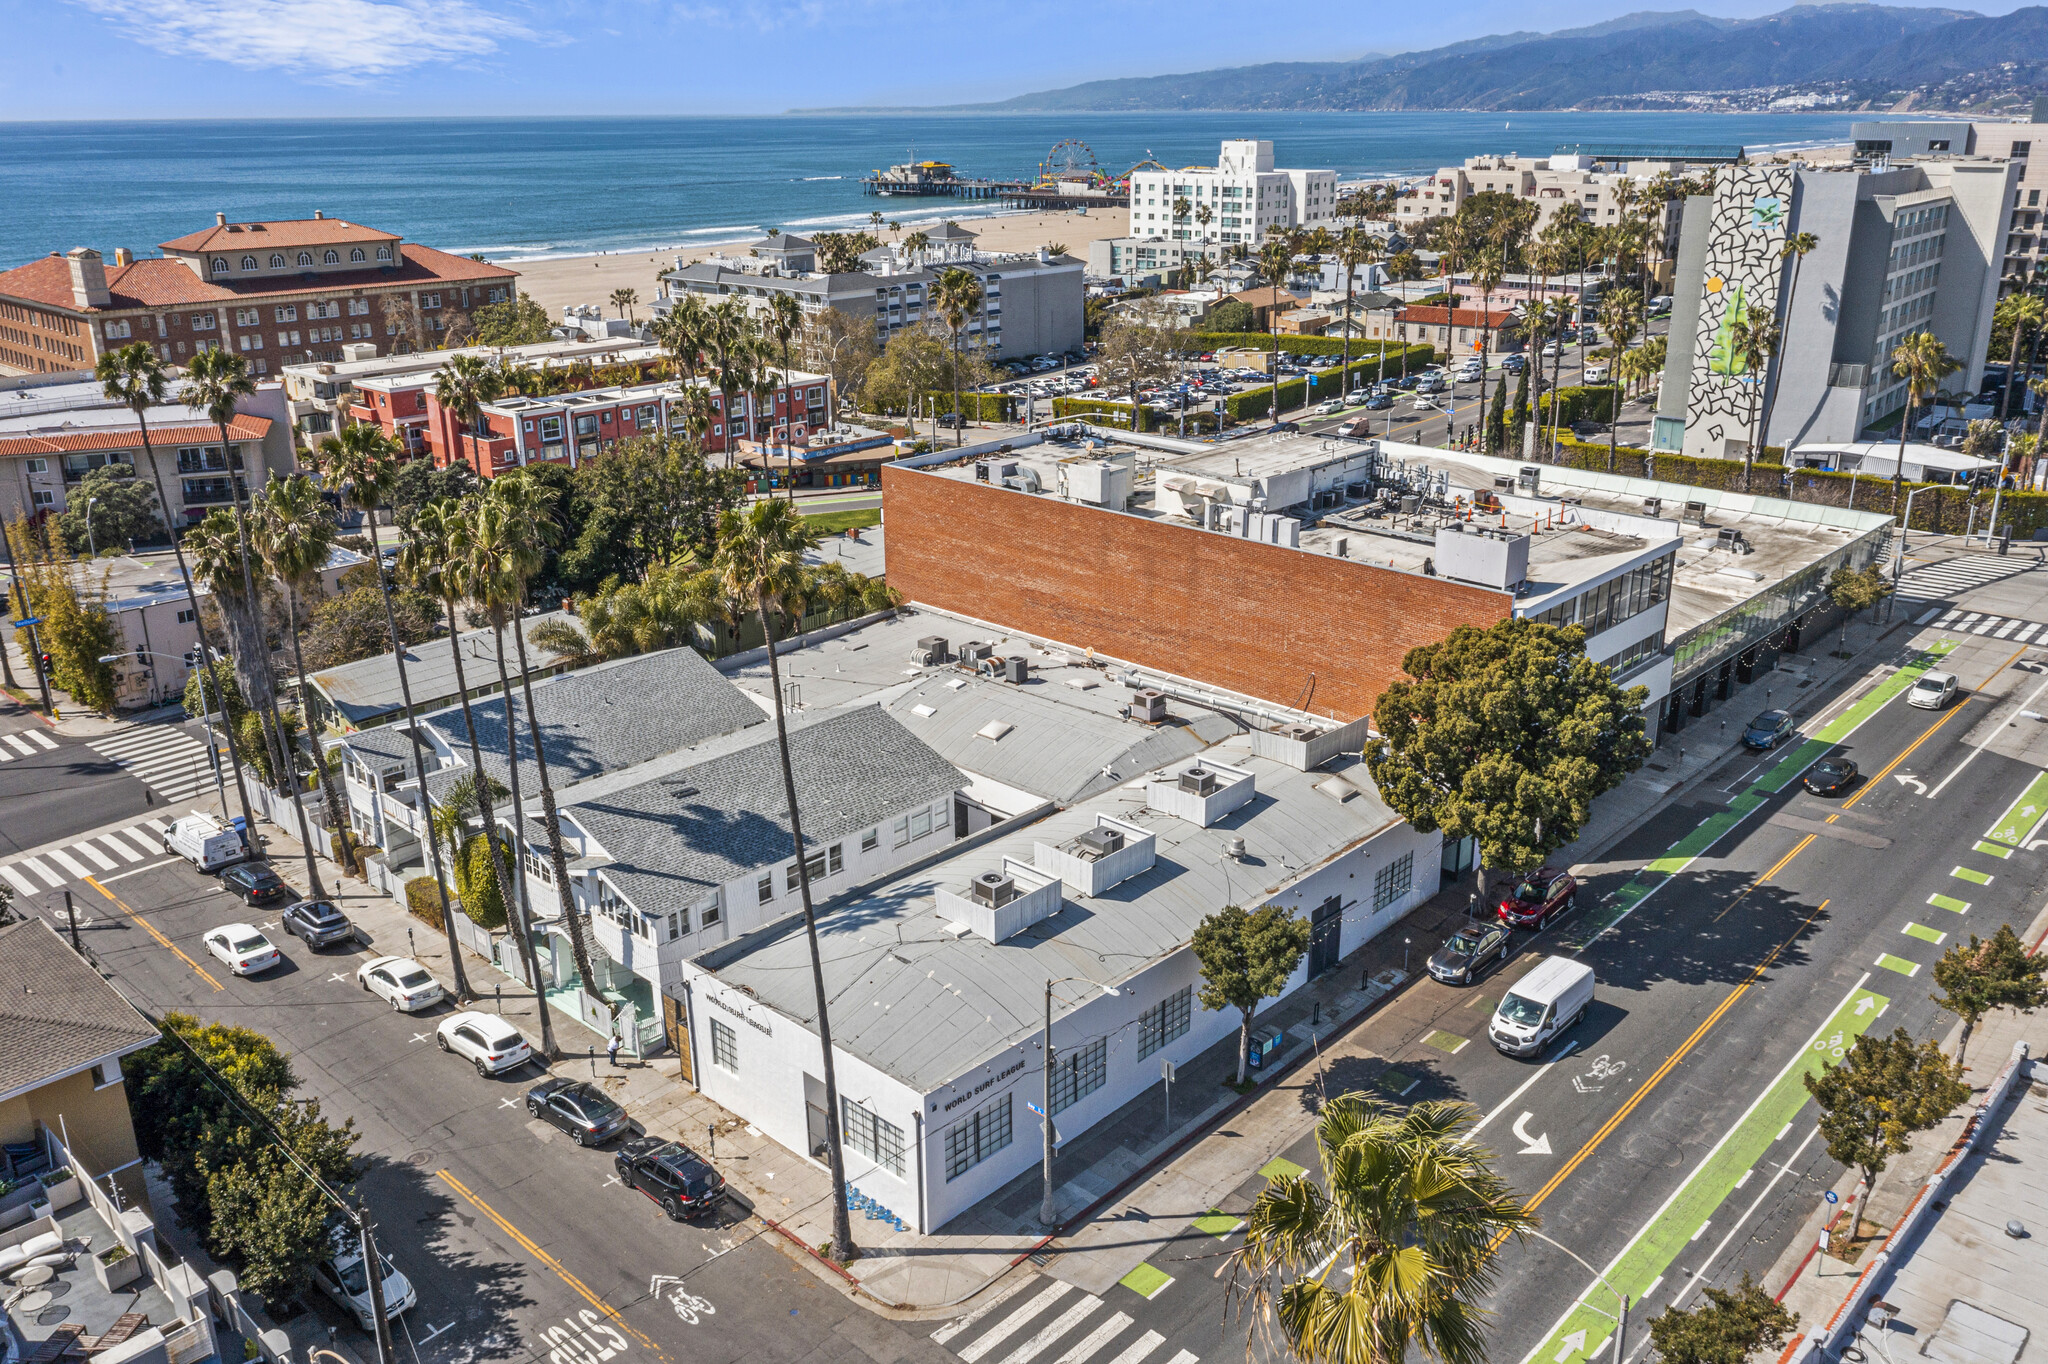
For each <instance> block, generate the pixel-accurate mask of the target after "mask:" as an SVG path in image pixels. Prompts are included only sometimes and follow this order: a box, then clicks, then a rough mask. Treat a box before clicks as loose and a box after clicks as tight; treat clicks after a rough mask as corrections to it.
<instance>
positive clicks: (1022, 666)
mask: <svg viewBox="0 0 2048 1364" xmlns="http://www.w3.org/2000/svg"><path fill="white" fill-rule="evenodd" d="M1002 676H1003V680H1004V681H1005V682H1015V683H1018V684H1020V685H1021V684H1023V683H1024V682H1025V681H1027V680H1029V679H1030V677H1031V661H1030V660H1029V659H1027V658H1025V657H1024V655H1022V654H1011V655H1010V656H1009V657H1008V658H1005V659H1004V660H1003V674H1002Z"/></svg>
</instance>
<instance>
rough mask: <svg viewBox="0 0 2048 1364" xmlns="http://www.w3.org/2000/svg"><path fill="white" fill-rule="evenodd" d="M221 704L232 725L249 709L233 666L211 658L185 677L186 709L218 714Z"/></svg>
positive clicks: (194, 713)
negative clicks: (236, 679)
mask: <svg viewBox="0 0 2048 1364" xmlns="http://www.w3.org/2000/svg"><path fill="white" fill-rule="evenodd" d="M202 693H203V699H202ZM223 708H225V710H226V712H227V720H228V723H230V724H235V725H239V724H240V723H241V719H242V717H243V716H244V715H247V714H248V713H249V703H248V701H247V700H245V699H243V696H242V684H241V683H239V682H237V681H235V670H234V668H233V667H231V666H230V665H229V664H227V663H224V662H222V661H220V660H219V659H210V660H208V661H207V662H206V663H204V664H202V665H201V666H199V667H197V668H194V669H192V671H191V672H190V673H188V674H187V675H186V677H185V713H186V714H187V715H199V714H201V713H203V712H206V711H212V712H214V713H215V714H219V713H220V712H221V711H222V709H223Z"/></svg>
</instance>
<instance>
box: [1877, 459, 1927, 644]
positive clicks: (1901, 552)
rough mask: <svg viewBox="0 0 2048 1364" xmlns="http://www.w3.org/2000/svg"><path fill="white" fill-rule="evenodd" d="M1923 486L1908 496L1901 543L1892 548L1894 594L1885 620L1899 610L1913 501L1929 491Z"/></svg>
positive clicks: (1911, 522)
mask: <svg viewBox="0 0 2048 1364" xmlns="http://www.w3.org/2000/svg"><path fill="white" fill-rule="evenodd" d="M1927 487H1928V485H1924V484H1923V485H1922V486H1920V487H1918V488H1915V489H1913V491H1911V492H1909V493H1907V494H1906V514H1905V515H1904V516H1902V517H1900V518H1899V543H1898V544H1896V545H1894V546H1892V594H1891V597H1890V598H1889V600H1888V606H1887V610H1886V612H1885V619H1886V620H1890V619H1891V618H1892V617H1893V616H1895V615H1897V614H1898V610H1899V605H1898V602H1899V574H1900V572H1901V571H1902V570H1903V569H1904V568H1905V566H1906V532H1908V531H1910V530H1911V529H1912V528H1913V499H1914V498H1916V497H1918V496H1920V494H1922V493H1924V492H1926V491H1927Z"/></svg>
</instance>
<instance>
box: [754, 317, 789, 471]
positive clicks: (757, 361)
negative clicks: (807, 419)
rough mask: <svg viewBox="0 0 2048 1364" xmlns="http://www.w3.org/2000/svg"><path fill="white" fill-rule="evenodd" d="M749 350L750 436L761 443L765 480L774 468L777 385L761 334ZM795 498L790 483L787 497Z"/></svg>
mask: <svg viewBox="0 0 2048 1364" xmlns="http://www.w3.org/2000/svg"><path fill="white" fill-rule="evenodd" d="M751 353H752V357H753V358H752V363H751V364H750V365H749V366H748V368H747V397H748V398H749V399H750V400H751V404H750V405H751V406H752V408H753V413H754V439H755V440H757V441H759V442H760V444H761V473H762V476H763V478H764V479H765V478H766V476H767V475H768V473H769V472H770V471H772V470H773V469H774V467H775V466H774V455H773V453H772V451H773V450H774V448H775V445H774V436H775V390H776V388H777V386H778V385H777V384H776V380H775V367H774V366H773V365H772V364H770V363H769V361H770V359H771V358H772V357H771V355H770V354H769V351H768V341H767V338H766V337H763V338H761V339H760V340H759V341H757V342H756V343H755V344H754V346H753V347H752V348H751ZM783 449H784V452H785V453H784V455H783V468H782V471H783V473H785V474H789V473H790V468H791V464H792V461H791V460H790V458H789V456H788V454H787V451H788V445H787V443H785V444H784V446H783ZM795 497H796V493H795V491H794V486H793V485H792V491H791V493H790V498H791V500H794V499H795Z"/></svg>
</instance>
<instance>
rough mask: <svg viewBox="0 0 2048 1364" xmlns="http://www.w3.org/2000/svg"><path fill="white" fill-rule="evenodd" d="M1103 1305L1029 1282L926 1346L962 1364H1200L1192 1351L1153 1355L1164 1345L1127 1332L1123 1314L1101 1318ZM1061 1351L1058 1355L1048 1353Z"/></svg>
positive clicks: (1066, 1286)
mask: <svg viewBox="0 0 2048 1364" xmlns="http://www.w3.org/2000/svg"><path fill="white" fill-rule="evenodd" d="M1135 1301H1136V1300H1135V1299H1133V1302H1135ZM1103 1305H1104V1304H1103V1301H1102V1299H1100V1298H1098V1297H1096V1296H1095V1295H1094V1294H1093V1293H1082V1292H1080V1291H1079V1290H1078V1289H1076V1288H1075V1287H1074V1286H1073V1285H1072V1284H1070V1283H1063V1282H1061V1281H1059V1280H1057V1279H1046V1278H1030V1279H1025V1280H1023V1281H1022V1282H1021V1283H1019V1284H1017V1285H1016V1286H1014V1287H1012V1288H1010V1289H1009V1290H1008V1291H1006V1292H1004V1293H1001V1294H999V1295H998V1296H996V1297H995V1298H993V1299H991V1300H990V1301H988V1302H986V1303H984V1304H983V1305H982V1306H980V1307H978V1308H976V1309H975V1310H974V1311H972V1312H969V1313H968V1314H967V1315H966V1316H964V1317H959V1318H956V1319H954V1320H953V1321H950V1322H947V1323H946V1324H945V1325H944V1326H942V1327H940V1328H939V1329H938V1330H936V1331H934V1332H932V1339H933V1340H935V1341H937V1342H938V1343H939V1344H940V1345H943V1346H945V1347H946V1348H948V1349H949V1350H951V1351H952V1352H953V1353H954V1354H956V1355H958V1356H959V1357H960V1358H961V1360H962V1361H964V1364H1034V1361H1038V1360H1043V1361H1044V1364H1200V1357H1199V1356H1197V1355H1196V1354H1195V1353H1194V1352H1193V1351H1191V1350H1182V1351H1180V1352H1179V1353H1177V1354H1174V1355H1171V1356H1168V1355H1165V1354H1162V1353H1160V1349H1161V1347H1162V1346H1164V1345H1165V1344H1166V1337H1164V1336H1162V1335H1160V1334H1159V1332H1157V1331H1145V1330H1139V1331H1136V1332H1133V1331H1132V1327H1133V1326H1134V1325H1135V1323H1134V1322H1133V1321H1132V1319H1131V1317H1130V1315H1129V1314H1128V1313H1125V1312H1119V1311H1114V1310H1112V1311H1110V1312H1109V1313H1108V1314H1107V1315H1101V1314H1100V1312H1101V1309H1102V1307H1103ZM1061 1346H1065V1347H1066V1349H1065V1352H1064V1353H1060V1354H1055V1353H1053V1351H1055V1350H1058V1349H1059V1348H1060V1347H1061Z"/></svg>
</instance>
